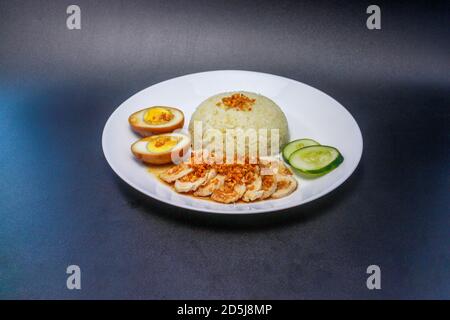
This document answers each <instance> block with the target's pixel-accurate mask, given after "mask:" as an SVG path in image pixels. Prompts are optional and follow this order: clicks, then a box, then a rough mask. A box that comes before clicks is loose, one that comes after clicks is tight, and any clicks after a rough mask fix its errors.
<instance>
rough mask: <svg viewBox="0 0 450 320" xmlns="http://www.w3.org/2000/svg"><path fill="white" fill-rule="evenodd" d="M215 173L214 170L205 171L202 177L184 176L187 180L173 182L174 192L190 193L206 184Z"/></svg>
mask: <svg viewBox="0 0 450 320" xmlns="http://www.w3.org/2000/svg"><path fill="white" fill-rule="evenodd" d="M216 174H217V172H216V170H214V169H210V170H208V171H206V173H205V175H204V176H203V177H191V175H192V174H189V175H187V176H185V177H186V178H187V179H186V180H184V179H178V180H177V181H175V186H174V187H175V190H176V191H177V192H191V191H195V190H197V189H198V187H200V186H201V185H202V184H205V183H207V182H208V181H209V180H211V179H212V178H214V177H215V176H216Z"/></svg>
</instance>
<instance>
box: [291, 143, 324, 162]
mask: <svg viewBox="0 0 450 320" xmlns="http://www.w3.org/2000/svg"><path fill="white" fill-rule="evenodd" d="M316 145H320V143H318V142H317V141H314V140H312V139H298V140H294V141H292V142H289V143H288V144H287V145H285V146H284V148H283V158H284V160H286V162H289V157H290V156H291V154H293V153H294V152H295V151H297V150H298V149H301V148H304V147H308V146H316Z"/></svg>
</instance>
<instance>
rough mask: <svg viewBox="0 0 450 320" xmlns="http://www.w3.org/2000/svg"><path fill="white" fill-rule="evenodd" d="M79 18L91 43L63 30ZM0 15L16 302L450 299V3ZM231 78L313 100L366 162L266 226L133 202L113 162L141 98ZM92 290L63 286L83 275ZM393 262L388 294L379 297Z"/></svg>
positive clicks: (1, 226) (155, 6) (30, 5)
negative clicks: (304, 90)
mask: <svg viewBox="0 0 450 320" xmlns="http://www.w3.org/2000/svg"><path fill="white" fill-rule="evenodd" d="M69 4H78V5H79V6H80V7H81V16H82V29H81V30H79V31H69V30H67V28H66V18H67V15H66V8H67V6H68V5H69ZM370 4H372V2H369V1H339V2H337V1H301V2H299V1H276V2H275V1H274V2H270V1H198V0H194V1H193V0H191V1H137V0H133V1H130V0H128V1H118V0H114V1H113V0H111V1H82V0H76V1H72V0H71V1H65V0H64V1H31V0H30V1H12V0H11V1H4V0H3V1H0V150H1V152H0V172H1V176H0V177H1V179H0V218H1V222H0V298H8V299H10V298H27V299H28V298H156V299H163V298H185V299H197V298H236V299H242V298H255V299H259V298H274V299H283V298H286V299H296V298H447V299H448V298H450V295H449V292H450V283H449V279H450V261H449V260H450V255H449V245H450V233H449V226H450V225H449V214H448V213H449V196H448V194H449V160H450V154H449V146H450V144H449V137H450V132H449V125H448V121H449V103H450V99H449V85H450V77H449V69H450V68H449V67H450V59H449V53H450V45H449V38H450V37H449V36H450V32H449V31H450V28H449V18H450V14H449V10H450V6H449V2H448V1H423V2H411V1H405V2H403V1H392V2H384V1H377V2H376V4H378V5H379V6H380V7H381V11H382V29H381V30H375V31H370V30H368V29H367V28H366V19H367V17H368V15H367V14H366V8H367V6H368V5H370ZM214 69H243V70H254V71H261V72H268V73H273V74H277V75H281V76H286V77H290V78H293V79H296V80H299V81H302V82H304V83H307V84H309V85H312V86H314V87H316V88H318V89H320V90H322V91H324V92H326V93H328V94H329V95H331V96H332V97H334V98H335V99H336V100H338V101H339V102H340V103H342V104H343V105H344V106H345V107H346V108H347V109H348V110H349V111H350V112H351V113H352V114H353V116H354V117H355V119H356V120H357V122H358V123H359V125H360V127H361V130H362V133H363V138H364V148H365V149H364V154H363V158H362V161H361V163H360V165H359V167H358V169H357V170H356V172H355V173H354V174H353V175H352V177H351V178H350V179H349V180H348V181H347V182H346V183H345V184H344V185H343V186H341V187H340V188H339V189H338V190H335V191H334V192H333V193H331V194H330V195H328V196H326V197H324V198H322V199H320V200H318V201H315V202H313V203H312V204H309V205H306V206H302V207H298V208H293V209H290V210H287V211H282V212H276V213H273V214H265V215H260V216H257V217H224V216H212V215H209V214H201V213H195V212H189V211H186V210H182V209H178V208H174V207H170V206H168V205H164V204H162V203H160V202H158V201H155V200H152V199H149V198H147V197H145V196H142V195H141V194H139V193H138V192H135V191H134V190H132V189H131V188H130V187H128V186H127V185H126V184H124V183H123V182H121V181H120V180H119V179H118V178H117V177H116V176H115V174H114V173H113V171H112V170H111V169H110V168H109V166H108V164H107V163H106V161H105V159H104V157H103V153H102V150H101V133H102V130H103V126H104V124H105V122H106V120H107V118H108V116H109V115H110V114H111V113H112V112H113V110H114V109H115V108H116V107H117V106H118V105H119V104H120V103H121V102H123V101H124V100H126V99H127V98H128V97H130V96H131V95H132V94H134V93H135V92H137V91H140V90H141V89H143V88H145V87H147V86H150V85H152V84H155V83H157V82H159V81H163V80H166V79H169V78H172V77H176V76H180V75H184V74H187V73H193V72H200V71H206V70H214ZM70 264H77V265H79V266H80V267H81V271H82V290H80V291H77V290H73V291H69V290H67V289H66V277H67V275H66V273H65V270H66V267H67V266H68V265H70ZM371 264H377V265H379V266H380V267H381V271H382V290H379V291H376V290H375V291H369V290H368V289H367V288H366V277H367V274H366V268H367V266H369V265H371Z"/></svg>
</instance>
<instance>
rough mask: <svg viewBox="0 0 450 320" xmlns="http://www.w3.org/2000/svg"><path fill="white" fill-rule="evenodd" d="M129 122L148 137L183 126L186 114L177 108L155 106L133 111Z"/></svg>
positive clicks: (133, 127) (138, 131)
mask: <svg viewBox="0 0 450 320" xmlns="http://www.w3.org/2000/svg"><path fill="white" fill-rule="evenodd" d="M128 122H129V123H130V126H131V128H132V129H133V130H134V131H136V132H137V133H139V134H140V135H142V136H144V137H146V136H150V135H152V134H159V133H167V132H172V131H174V130H175V129H179V128H182V127H183V125H184V114H183V112H182V111H181V110H179V109H176V108H172V107H164V106H154V107H150V108H147V109H143V110H140V111H137V112H135V113H133V114H132V115H131V116H130V117H129V118H128Z"/></svg>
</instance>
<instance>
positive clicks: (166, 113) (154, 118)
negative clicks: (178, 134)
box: [144, 107, 174, 124]
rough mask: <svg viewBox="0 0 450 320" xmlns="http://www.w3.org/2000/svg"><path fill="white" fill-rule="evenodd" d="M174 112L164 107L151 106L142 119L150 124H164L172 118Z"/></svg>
mask: <svg viewBox="0 0 450 320" xmlns="http://www.w3.org/2000/svg"><path fill="white" fill-rule="evenodd" d="M173 117H174V114H173V113H172V112H171V111H170V110H168V109H166V108H159V107H156V108H151V109H148V110H147V112H146V113H145V114H144V121H145V122H147V123H150V124H164V123H167V122H169V121H170V120H172V119H173Z"/></svg>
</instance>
